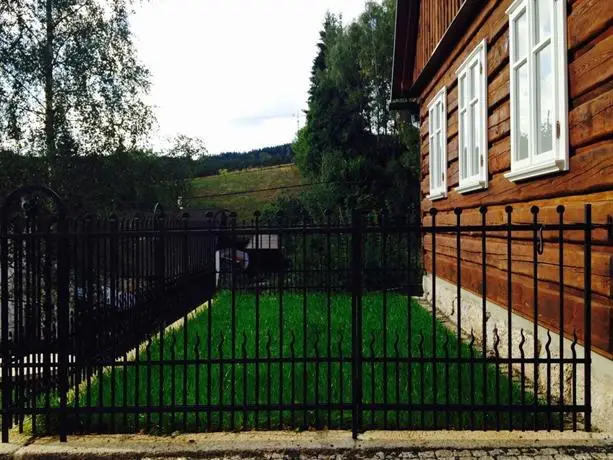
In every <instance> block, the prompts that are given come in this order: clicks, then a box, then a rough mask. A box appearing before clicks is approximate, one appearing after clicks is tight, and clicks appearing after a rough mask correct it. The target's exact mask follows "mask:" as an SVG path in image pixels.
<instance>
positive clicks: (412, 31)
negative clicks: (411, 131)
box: [390, 0, 486, 110]
mask: <svg viewBox="0 0 613 460" xmlns="http://www.w3.org/2000/svg"><path fill="white" fill-rule="evenodd" d="M420 3H421V1H420V0H396V31H395V34H394V63H393V71H392V96H391V101H390V110H412V108H413V106H412V105H411V104H412V103H413V102H414V101H416V100H417V99H418V98H419V97H420V96H421V93H422V91H423V90H424V89H425V87H426V86H427V84H428V82H430V81H432V79H433V78H434V77H435V75H436V73H437V72H438V71H439V70H440V68H441V66H442V65H443V63H444V62H445V60H446V59H448V58H449V56H450V55H451V54H452V52H453V49H454V47H455V46H456V45H457V43H458V37H461V36H463V35H464V34H465V33H466V30H467V29H468V27H469V26H470V24H471V23H472V22H473V21H474V19H475V17H476V16H477V15H478V13H479V11H481V9H482V8H483V7H484V5H485V4H486V2H484V1H483V0H465V2H464V3H463V4H462V6H461V7H460V9H459V11H458V13H457V14H456V16H455V18H454V19H453V21H452V22H451V24H450V25H449V27H448V28H447V30H446V31H445V33H444V34H443V36H442V38H441V40H440V41H439V43H438V44H437V46H436V48H435V49H434V52H433V53H432V56H430V59H429V60H428V62H427V63H426V65H425V66H424V68H423V70H422V71H421V72H420V73H419V75H413V69H414V67H415V52H416V48H417V32H418V29H419V8H420Z"/></svg>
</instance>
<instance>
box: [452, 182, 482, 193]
mask: <svg viewBox="0 0 613 460" xmlns="http://www.w3.org/2000/svg"><path fill="white" fill-rule="evenodd" d="M486 188H487V182H485V181H482V180H471V181H468V182H465V183H463V184H460V185H459V186H458V187H456V188H455V191H456V192H458V193H468V192H474V191H475V190H483V189H486Z"/></svg>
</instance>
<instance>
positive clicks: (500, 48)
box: [487, 22, 509, 78]
mask: <svg viewBox="0 0 613 460" xmlns="http://www.w3.org/2000/svg"><path fill="white" fill-rule="evenodd" d="M508 29H509V23H508V22H505V23H503V24H502V26H501V28H500V29H499V30H497V31H496V33H497V34H499V35H498V38H497V39H496V40H494V41H493V42H492V41H490V42H488V44H487V46H488V50H487V75H488V77H490V78H491V77H492V76H494V75H495V74H497V73H498V72H499V71H500V69H501V68H503V67H505V66H506V65H508V63H509V32H508Z"/></svg>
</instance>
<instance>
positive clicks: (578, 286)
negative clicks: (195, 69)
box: [424, 234, 612, 299]
mask: <svg viewBox="0 0 613 460" xmlns="http://www.w3.org/2000/svg"><path fill="white" fill-rule="evenodd" d="M525 236H528V237H530V239H529V240H518V239H514V240H513V241H512V244H511V246H512V247H511V260H512V273H516V274H522V275H525V276H528V277H530V276H533V273H534V265H533V261H534V255H533V251H534V242H533V240H532V239H531V235H525ZM481 243H482V242H481V237H479V236H477V235H474V236H471V235H468V234H464V235H462V238H461V242H460V249H461V259H462V261H469V262H473V263H475V264H480V263H481V260H482V252H481ZM436 249H437V251H436V252H437V255H438V254H444V255H447V256H449V257H456V251H457V244H456V236H455V235H453V234H439V235H437V236H436ZM424 250H425V251H427V252H428V251H429V252H432V235H426V236H425V237H424ZM559 251H560V246H559V244H558V243H557V242H555V243H554V242H550V243H546V244H545V245H544V248H543V254H540V255H538V256H537V261H538V278H539V279H541V280H544V281H548V282H550V283H554V284H559V282H560V258H559ZM563 251H564V270H563V271H564V274H563V276H564V285H565V286H568V287H570V288H573V289H575V290H577V291H583V277H584V265H583V246H582V245H580V244H565V245H564V246H563ZM610 262H611V254H610V253H608V252H606V251H600V252H599V251H594V252H593V254H592V289H593V291H594V292H595V293H597V294H599V295H601V296H603V298H609V299H610V294H611V287H612V285H611V277H610V276H609V275H610V270H611V264H610ZM486 264H487V267H488V269H489V268H497V269H498V270H502V271H506V270H507V267H508V255H507V240H506V239H501V238H490V237H489V236H488V237H486Z"/></svg>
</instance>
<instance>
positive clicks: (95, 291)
mask: <svg viewBox="0 0 613 460" xmlns="http://www.w3.org/2000/svg"><path fill="white" fill-rule="evenodd" d="M589 209H590V208H589V206H588V207H587V208H586V219H585V221H584V222H581V223H573V224H566V223H565V222H564V210H563V208H560V209H559V210H558V212H559V216H558V217H559V219H558V221H557V222H556V223H553V224H547V226H544V225H543V224H541V223H539V221H538V210H535V212H534V213H533V216H534V219H533V221H532V222H531V223H521V224H515V223H512V215H511V213H512V210H511V209H508V210H507V212H508V214H507V218H508V221H507V222H506V223H503V224H500V223H495V224H491V223H489V221H488V219H487V217H488V216H487V210H485V209H482V212H481V213H480V214H479V221H478V222H477V223H475V220H474V219H473V218H470V219H469V217H468V216H463V215H462V212H461V211H460V210H457V211H456V213H455V214H454V215H453V216H452V220H451V221H450V220H449V219H448V216H447V221H446V222H443V223H444V225H440V224H439V223H438V222H437V216H436V213H435V212H433V213H431V214H430V215H429V216H427V219H426V222H425V225H424V224H422V222H421V216H420V214H419V212H417V211H413V212H409V213H407V214H406V215H404V216H401V217H397V216H389V215H386V214H384V213H381V214H363V213H359V212H356V213H354V215H353V216H352V218H351V219H349V220H348V221H346V220H343V218H342V217H338V216H335V217H334V216H332V215H330V214H327V215H325V216H324V217H323V219H321V220H320V221H317V222H313V221H309V220H307V219H305V218H302V217H301V218H291V217H289V216H280V215H278V216H260V215H259V214H258V213H256V214H255V215H254V218H253V220H251V221H249V222H237V221H236V218H235V216H231V218H230V219H229V220H228V221H219V222H217V221H214V220H213V219H212V217H210V218H207V219H205V220H203V221H196V220H194V219H191V218H190V217H189V216H188V215H183V216H176V217H170V216H165V215H163V214H152V215H144V216H138V217H135V218H130V219H128V218H118V217H115V216H113V217H111V218H109V219H98V218H92V217H84V218H83V219H72V218H69V217H67V216H66V214H65V211H64V209H63V208H62V204H61V201H60V200H59V199H58V197H57V196H56V195H55V194H54V193H52V192H50V191H49V190H47V189H42V188H36V187H34V188H26V189H21V190H19V191H18V192H16V193H14V194H13V195H11V196H10V197H9V198H8V199H7V200H6V201H5V204H4V206H3V207H2V226H1V228H0V230H1V233H0V251H1V264H0V281H1V289H0V296H1V306H2V316H1V324H0V325H1V332H2V427H3V441H5V442H6V441H8V436H9V431H10V430H11V429H16V430H29V431H32V432H33V433H34V434H60V437H61V439H66V436H67V435H68V434H69V433H80V432H84V433H92V432H117V433H124V432H125V433H130V432H138V431H141V430H145V431H146V432H152V433H171V432H174V431H184V432H199V431H221V430H228V431H230V430H232V431H234V430H251V429H262V430H263V429H266V430H270V429H311V428H315V429H324V428H329V429H350V430H352V432H353V433H354V435H357V434H358V433H359V432H363V431H365V430H370V429H479V430H481V429H543V428H547V429H550V428H555V429H578V428H579V427H582V428H584V429H586V430H589V429H590V423H591V422H590V415H591V402H590V378H591V377H590V366H589V363H590V360H591V358H590V348H591V344H590V338H591V333H590V325H591V316H590V315H591V284H590V283H591V276H590V269H591V263H590V261H591V244H592V243H591V232H592V230H593V229H595V228H600V226H598V225H595V224H592V222H591V215H590V211H589ZM438 219H440V220H442V218H441V217H438ZM462 219H467V220H468V221H469V222H470V225H468V224H463V223H462ZM565 232H573V237H575V238H576V237H577V235H578V234H581V235H583V241H584V243H583V249H584V264H583V268H584V273H585V276H584V279H583V284H582V286H580V287H581V288H582V289H583V295H584V309H583V322H582V323H581V324H579V323H576V322H575V323H573V324H574V326H573V328H572V329H571V328H570V327H569V326H568V324H570V323H569V322H568V320H567V319H565V316H564V315H565V296H564V294H565V292H566V289H567V286H566V285H567V283H569V282H571V283H573V282H576V280H575V279H574V278H573V280H571V281H568V278H566V277H565V276H564V270H565V264H564V262H563V259H564V255H565V243H564V242H565V237H564V233H565ZM518 248H521V250H522V252H521V257H520V259H519V260H518V259H517V258H516V257H515V255H514V254H515V252H514V251H518V250H519V249H518ZM526 248H529V249H530V251H529V255H530V257H528V258H526ZM552 251H556V254H557V255H556V260H558V261H559V265H558V266H557V267H556V270H557V274H556V275H555V276H556V277H557V278H556V279H557V280H558V281H559V282H560V286H561V287H560V290H559V292H560V296H559V298H556V302H557V303H556V304H555V306H556V308H557V310H556V311H558V312H559V313H558V314H557V315H554V316H551V311H553V310H554V308H553V307H552V304H551V302H552V300H551V299H552V298H551V294H550V291H548V294H547V295H548V296H549V297H546V298H545V297H542V296H541V294H539V293H540V292H541V291H539V288H540V287H541V284H540V283H541V282H542V280H541V277H547V276H549V277H552V276H553V274H552V273H554V270H552V269H551V257H552ZM465 266H470V267H473V268H471V270H468V271H467V270H466V268H465ZM475 267H476V271H475ZM543 267H547V269H546V270H545V269H543ZM424 269H425V272H427V273H432V272H434V273H437V274H438V275H439V277H440V278H442V279H443V280H444V279H446V280H447V281H441V280H439V281H436V280H438V278H435V279H434V280H435V281H434V282H433V279H432V277H431V276H430V275H428V276H427V277H426V280H427V281H426V282H425V283H424V284H423V285H424V286H425V289H426V299H427V300H428V302H424V301H420V302H418V300H417V299H418V298H420V297H421V296H422V294H423V291H422V282H423V279H422V275H423V274H424ZM494 269H496V270H499V271H500V270H503V272H504V273H506V274H507V275H506V276H507V278H506V281H507V283H501V282H500V278H499V277H498V278H492V277H491V276H489V271H490V270H494ZM504 270H506V271H504ZM541 270H542V271H541ZM467 273H468V275H466V274H467ZM517 274H521V276H523V277H529V278H530V279H531V280H532V281H533V283H534V284H533V287H534V293H533V294H534V297H533V301H532V303H531V305H529V307H530V308H529V309H526V304H525V302H524V303H523V304H522V305H523V307H522V305H518V304H515V303H514V299H513V289H512V286H513V280H514V277H515V276H517ZM428 277H429V278H428ZM547 282H549V283H551V282H553V281H552V280H551V279H549V280H548V281H547ZM493 283H497V284H493ZM492 284H493V285H492ZM569 288H572V289H575V290H576V289H577V288H578V286H570V287H569ZM479 293H484V294H485V295H486V296H487V297H489V298H492V297H495V298H496V299H500V298H502V297H505V298H506V299H508V303H506V305H513V306H514V308H507V307H505V306H504V305H505V303H504V302H503V303H502V305H503V306H502V307H495V306H491V305H490V304H489V303H488V302H485V301H483V300H479V297H477V296H476V294H479ZM543 299H545V300H543ZM432 306H434V308H432ZM518 308H519V309H520V311H516V310H517V309H518ZM521 308H523V310H521ZM539 312H540V313H539ZM543 312H544V313H543ZM517 313H520V314H521V318H519V316H517ZM546 314H549V316H546ZM530 318H538V319H539V320H538V321H533V322H532V323H529V322H527V321H528V320H529V319H530ZM522 321H523V323H522ZM517 324H520V327H519V328H518V327H517V326H516V325H517ZM526 324H527V325H528V326H529V327H527V326H526ZM580 341H581V343H580Z"/></svg>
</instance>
